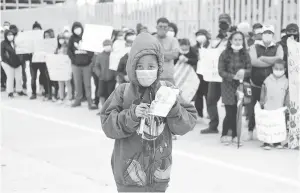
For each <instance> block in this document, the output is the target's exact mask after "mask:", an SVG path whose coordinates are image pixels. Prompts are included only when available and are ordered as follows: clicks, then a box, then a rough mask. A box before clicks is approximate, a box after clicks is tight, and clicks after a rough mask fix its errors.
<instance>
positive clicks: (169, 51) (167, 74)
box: [155, 18, 180, 83]
mask: <svg viewBox="0 0 300 193" xmlns="http://www.w3.org/2000/svg"><path fill="white" fill-rule="evenodd" d="M169 24H170V22H169V20H168V19H167V18H160V19H158V20H157V26H156V29H157V34H156V35H155V37H156V38H157V39H158V41H159V42H160V43H161V45H162V47H163V51H164V71H163V73H162V75H161V79H162V80H166V81H169V82H171V83H175V82H174V77H173V75H174V60H175V59H176V58H178V55H179V49H180V48H179V43H178V40H177V39H176V38H174V37H170V36H167V32H168V31H169Z"/></svg>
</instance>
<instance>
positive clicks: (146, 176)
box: [101, 33, 197, 192]
mask: <svg viewBox="0 0 300 193" xmlns="http://www.w3.org/2000/svg"><path fill="white" fill-rule="evenodd" d="M126 69H127V73H128V76H129V80H130V83H129V84H127V83H126V84H122V85H120V86H119V87H118V88H117V89H116V90H115V92H114V93H113V94H112V95H111V96H110V97H109V98H108V100H107V101H106V102H105V104H104V106H103V108H102V110H101V122H102V128H103V131H104V133H105V134H106V136H107V137H109V138H111V139H115V146H114V151H113V155H112V161H111V163H112V169H113V174H114V178H115V182H116V185H117V189H118V192H165V191H166V189H167V187H168V183H169V181H170V172H171V165H172V134H177V135H184V134H186V133H187V132H189V131H191V130H192V129H193V127H194V126H195V124H196V119H197V112H196V109H195V108H194V106H193V105H191V104H188V103H185V102H184V101H183V100H182V99H181V97H180V96H178V97H177V99H175V98H176V96H174V101H173V102H174V105H173V107H172V109H171V110H170V112H169V114H168V115H167V117H166V118H163V117H156V116H150V115H148V111H149V104H151V102H152V101H153V100H154V98H155V94H156V92H157V91H158V89H159V88H160V87H161V86H162V83H161V82H160V76H161V73H162V71H163V50H162V48H161V45H160V43H159V42H158V41H157V39H156V38H155V37H153V36H152V35H150V34H149V33H141V34H140V35H139V36H137V38H136V40H135V42H134V43H133V45H132V49H131V51H130V54H129V59H128V63H127V67H126ZM165 83H166V86H172V85H171V84H170V83H167V82H165ZM173 94H174V95H175V93H173ZM142 118H145V120H146V121H145V126H144V130H143V134H140V132H138V130H139V128H140V124H141V119H142ZM150 120H152V121H153V124H149V122H150Z"/></svg>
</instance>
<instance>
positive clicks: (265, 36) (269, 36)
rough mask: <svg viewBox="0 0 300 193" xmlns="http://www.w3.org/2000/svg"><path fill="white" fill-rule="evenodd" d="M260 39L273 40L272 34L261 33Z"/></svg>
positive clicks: (268, 41) (267, 41)
mask: <svg viewBox="0 0 300 193" xmlns="http://www.w3.org/2000/svg"><path fill="white" fill-rule="evenodd" d="M262 40H263V41H264V42H266V43H270V42H271V41H272V40H273V35H272V34H263V35H262Z"/></svg>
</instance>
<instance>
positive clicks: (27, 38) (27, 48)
mask: <svg viewBox="0 0 300 193" xmlns="http://www.w3.org/2000/svg"><path fill="white" fill-rule="evenodd" d="M43 38H44V31H41V30H34V31H24V32H19V33H18V35H17V36H16V39H15V43H16V53H17V54H31V53H33V52H34V42H35V41H39V40H42V39H43Z"/></svg>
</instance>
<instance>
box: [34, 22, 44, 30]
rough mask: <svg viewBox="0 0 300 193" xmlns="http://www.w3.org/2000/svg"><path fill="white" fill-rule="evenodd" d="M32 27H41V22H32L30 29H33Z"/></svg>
mask: <svg viewBox="0 0 300 193" xmlns="http://www.w3.org/2000/svg"><path fill="white" fill-rule="evenodd" d="M34 28H39V29H42V26H41V24H39V23H38V22H37V21H36V22H34V24H33V26H32V29H34Z"/></svg>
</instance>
